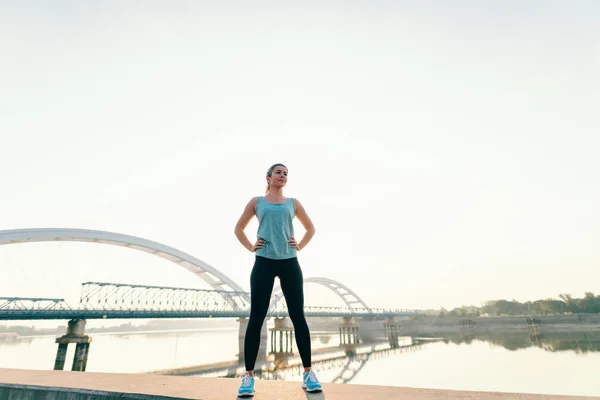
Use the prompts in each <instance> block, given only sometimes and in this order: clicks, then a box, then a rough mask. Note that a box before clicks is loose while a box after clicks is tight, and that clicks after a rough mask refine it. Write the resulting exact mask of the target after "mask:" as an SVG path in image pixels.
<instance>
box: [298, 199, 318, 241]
mask: <svg viewBox="0 0 600 400" xmlns="http://www.w3.org/2000/svg"><path fill="white" fill-rule="evenodd" d="M294 204H295V205H296V218H298V221H300V223H301V224H302V226H304V229H306V233H305V234H304V236H303V237H302V240H301V241H300V243H298V250H302V249H303V248H305V247H306V245H307V244H308V243H309V242H310V240H311V239H312V238H313V236H314V235H315V225H314V224H313V223H312V221H311V219H310V217H309V216H308V214H307V213H306V210H305V209H304V206H303V205H302V203H300V201H299V200H297V199H294Z"/></svg>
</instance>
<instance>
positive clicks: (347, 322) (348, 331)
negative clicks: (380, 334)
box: [339, 317, 360, 345]
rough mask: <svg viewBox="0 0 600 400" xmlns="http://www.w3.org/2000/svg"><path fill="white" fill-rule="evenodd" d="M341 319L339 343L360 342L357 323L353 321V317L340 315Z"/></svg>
mask: <svg viewBox="0 0 600 400" xmlns="http://www.w3.org/2000/svg"><path fill="white" fill-rule="evenodd" d="M342 318H343V321H342V324H341V325H340V327H339V332H340V344H341V345H346V344H356V343H360V333H359V330H358V324H357V323H356V322H355V321H354V317H342Z"/></svg>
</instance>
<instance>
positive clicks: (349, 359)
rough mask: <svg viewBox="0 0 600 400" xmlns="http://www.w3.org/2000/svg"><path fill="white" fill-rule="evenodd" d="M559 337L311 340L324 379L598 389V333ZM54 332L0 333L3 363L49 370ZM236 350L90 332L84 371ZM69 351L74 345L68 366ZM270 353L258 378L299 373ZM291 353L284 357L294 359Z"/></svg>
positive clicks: (173, 338) (128, 368)
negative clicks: (270, 365)
mask: <svg viewBox="0 0 600 400" xmlns="http://www.w3.org/2000/svg"><path fill="white" fill-rule="evenodd" d="M563 336H564V337H562V338H561V337H551V338H549V339H547V340H545V339H543V338H542V339H540V338H530V337H529V336H526V335H521V336H519V337H515V336H514V335H513V336H511V337H502V336H500V337H497V338H495V339H492V338H488V339H484V340H480V339H476V338H473V337H458V338H456V337H455V338H445V339H443V340H426V341H421V340H418V339H416V338H410V337H407V338H401V339H400V341H399V342H398V343H397V345H396V344H395V347H394V348H391V347H390V345H389V344H388V343H384V342H378V343H377V344H374V343H373V344H369V343H363V344H360V345H359V346H357V347H356V348H355V349H354V350H353V351H355V352H354V353H353V352H352V351H348V348H344V347H343V346H340V345H339V337H338V335H337V334H335V333H331V332H313V336H312V338H313V342H312V345H313V349H314V353H315V356H314V360H318V362H315V370H316V371H317V372H318V376H319V378H320V379H321V381H322V382H324V383H327V382H345V383H346V384H367V385H391V386H408V387H423V388H439V389H459V390H482V391H499V392H522V393H544V394H565V395H588V396H600V379H599V378H598V370H599V366H600V333H597V332H596V333H594V332H590V333H589V334H583V335H581V334H580V335H577V336H572V335H571V336H569V335H563ZM54 339H55V337H54V335H49V336H31V337H21V338H18V339H8V340H0V367H2V368H27V369H43V370H50V369H52V368H53V365H54V358H55V355H56V344H55V343H54ZM238 351H239V348H238V330H237V329H231V328H219V329H193V330H179V331H152V332H127V333H94V334H93V342H92V344H91V348H90V356H89V361H88V364H87V371H92V372H119V373H142V372H153V371H157V370H167V369H176V368H184V367H190V366H197V365H206V364H212V363H222V362H226V361H230V362H231V364H232V365H238V367H239V368H238V372H239V371H243V368H242V367H241V366H242V365H243V364H241V363H239V361H240V360H239V357H238ZM73 352H74V346H73V345H71V346H70V348H69V351H68V353H67V363H66V365H65V368H66V369H70V366H71V362H72V359H73ZM345 353H350V355H346V354H345ZM284 358H285V357H284ZM271 359H272V360H271V361H272V362H276V363H277V364H278V365H280V366H281V368H280V369H279V370H278V369H275V370H274V371H272V372H271V373H264V374H263V375H262V376H261V379H286V380H293V381H299V380H300V375H299V373H297V370H295V369H294V368H291V369H290V368H287V369H286V368H285V367H284V366H283V364H285V362H284V363H282V362H281V356H280V357H279V359H278V360H274V359H273V357H271ZM294 359H297V357H293V356H292V357H291V358H287V359H286V360H287V362H288V363H291V364H293V360H294ZM286 371H287V372H286ZM198 374H199V375H202V373H198ZM212 375H213V376H236V374H231V373H230V372H229V373H226V372H222V373H221V374H219V373H218V372H217V373H213V374H212Z"/></svg>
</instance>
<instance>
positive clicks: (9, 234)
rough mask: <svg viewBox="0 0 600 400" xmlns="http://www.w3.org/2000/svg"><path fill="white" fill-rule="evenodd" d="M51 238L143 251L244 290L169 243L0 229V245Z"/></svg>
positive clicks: (222, 286) (217, 285) (219, 285)
mask: <svg viewBox="0 0 600 400" xmlns="http://www.w3.org/2000/svg"><path fill="white" fill-rule="evenodd" d="M55 241H69V242H88V243H101V244H109V245H114V246H121V247H126V248H129V249H133V250H138V251H143V252H145V253H150V254H152V255H154V256H157V257H160V258H163V259H165V260H168V261H171V262H173V263H175V264H177V265H179V266H181V267H183V268H185V269H187V270H188V271H191V272H192V273H194V274H195V275H196V276H198V277H199V278H200V279H202V280H204V281H205V282H206V283H208V284H209V285H210V286H211V287H212V288H214V289H215V290H227V291H236V292H245V290H244V289H243V288H242V287H240V286H239V285H238V284H237V283H235V282H234V281H233V280H232V279H230V278H229V277H227V276H226V275H225V274H223V273H222V272H220V271H219V270H217V269H216V268H214V267H212V266H210V265H208V264H207V263H205V262H204V261H202V260H199V259H198V258H196V257H194V256H192V255H190V254H187V253H185V252H183V251H181V250H177V249H175V248H173V247H169V246H167V245H164V244H162V243H158V242H153V241H151V240H148V239H143V238H140V237H136V236H131V235H125V234H122V233H114V232H106V231H97V230H89V229H70V228H35V229H15V230H1V231H0V245H6V244H15V243H31V242H55Z"/></svg>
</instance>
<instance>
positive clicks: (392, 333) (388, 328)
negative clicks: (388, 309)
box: [383, 317, 401, 347]
mask: <svg viewBox="0 0 600 400" xmlns="http://www.w3.org/2000/svg"><path fill="white" fill-rule="evenodd" d="M400 328H401V325H400V323H399V322H397V321H396V319H395V318H394V317H389V318H388V319H387V321H385V323H384V324H383V330H384V332H385V336H386V337H387V338H388V340H389V342H390V346H391V347H398V346H399V345H400V344H399V338H400V335H401V329H400Z"/></svg>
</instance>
